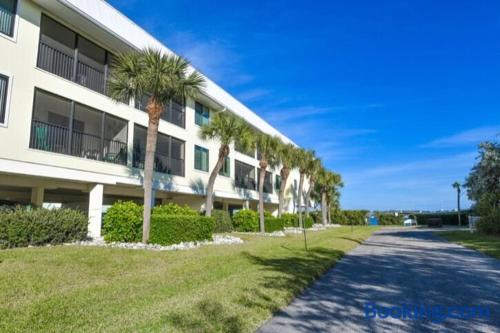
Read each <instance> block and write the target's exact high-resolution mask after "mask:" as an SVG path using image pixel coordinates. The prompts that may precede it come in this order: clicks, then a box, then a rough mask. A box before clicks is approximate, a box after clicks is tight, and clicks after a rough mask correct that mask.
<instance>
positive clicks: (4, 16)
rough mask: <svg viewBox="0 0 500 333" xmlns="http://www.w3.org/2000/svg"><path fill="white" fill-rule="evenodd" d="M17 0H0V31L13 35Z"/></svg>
mask: <svg viewBox="0 0 500 333" xmlns="http://www.w3.org/2000/svg"><path fill="white" fill-rule="evenodd" d="M16 7H17V0H0V33H2V34H4V35H7V36H9V37H13V36H14V23H15V20H16Z"/></svg>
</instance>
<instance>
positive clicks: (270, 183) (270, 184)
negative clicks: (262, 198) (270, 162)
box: [257, 168, 273, 193]
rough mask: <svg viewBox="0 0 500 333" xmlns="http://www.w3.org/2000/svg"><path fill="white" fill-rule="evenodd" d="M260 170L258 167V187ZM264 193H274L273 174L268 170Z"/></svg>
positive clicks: (265, 177)
mask: <svg viewBox="0 0 500 333" xmlns="http://www.w3.org/2000/svg"><path fill="white" fill-rule="evenodd" d="M260 170H261V169H260V168H259V169H257V187H258V186H259V182H260ZM257 189H258V188H257ZM264 193H273V174H272V173H271V172H269V171H266V175H265V176H264Z"/></svg>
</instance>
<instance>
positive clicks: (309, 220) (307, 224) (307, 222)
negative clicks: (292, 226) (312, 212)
mask: <svg viewBox="0 0 500 333" xmlns="http://www.w3.org/2000/svg"><path fill="white" fill-rule="evenodd" d="M303 218H304V228H306V229H309V228H312V226H313V224H314V219H313V218H312V216H305V215H304V216H303Z"/></svg>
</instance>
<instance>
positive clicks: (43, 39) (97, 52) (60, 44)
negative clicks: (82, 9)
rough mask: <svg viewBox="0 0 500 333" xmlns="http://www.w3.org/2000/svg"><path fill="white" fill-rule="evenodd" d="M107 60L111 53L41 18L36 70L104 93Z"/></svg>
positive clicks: (56, 23)
mask: <svg viewBox="0 0 500 333" xmlns="http://www.w3.org/2000/svg"><path fill="white" fill-rule="evenodd" d="M0 1H5V0H0ZM111 58H112V56H111V54H110V53H108V52H107V51H106V50H104V49H103V48H101V47H99V46H98V45H96V44H94V43H93V42H91V41H89V40H88V39H86V38H84V37H82V36H80V35H78V34H77V33H75V32H74V31H72V30H70V29H68V28H66V27H65V26H64V25H62V24H60V23H58V22H56V21H54V20H52V19H51V18H49V17H47V16H45V15H43V16H42V21H41V25H40V44H39V47H38V60H37V66H38V67H39V68H42V69H44V70H46V71H49V72H51V73H53V74H56V75H58V76H61V77H63V78H65V79H67V80H71V81H74V82H76V83H78V84H80V85H82V86H84V87H87V88H89V89H92V90H94V91H97V92H99V93H102V94H104V93H106V80H107V71H108V66H109V64H110V62H111Z"/></svg>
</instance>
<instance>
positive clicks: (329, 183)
mask: <svg viewBox="0 0 500 333" xmlns="http://www.w3.org/2000/svg"><path fill="white" fill-rule="evenodd" d="M334 177H335V175H334V174H333V173H332V172H330V171H328V170H326V169H325V168H321V169H319V170H318V173H317V185H318V186H317V187H318V192H319V194H320V196H321V222H322V223H323V225H326V224H327V223H328V208H329V206H330V203H329V202H328V193H329V192H330V191H331V190H332V188H333V187H334V186H335V179H334Z"/></svg>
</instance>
